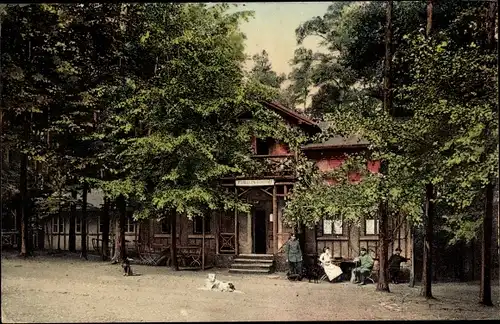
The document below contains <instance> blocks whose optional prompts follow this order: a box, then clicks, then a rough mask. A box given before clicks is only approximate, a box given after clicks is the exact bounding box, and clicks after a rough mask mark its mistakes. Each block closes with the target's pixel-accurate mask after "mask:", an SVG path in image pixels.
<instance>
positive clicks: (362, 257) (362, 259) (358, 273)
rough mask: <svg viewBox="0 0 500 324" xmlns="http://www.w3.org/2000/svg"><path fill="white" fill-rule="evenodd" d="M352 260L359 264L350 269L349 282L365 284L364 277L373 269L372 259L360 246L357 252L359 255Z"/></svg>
mask: <svg viewBox="0 0 500 324" xmlns="http://www.w3.org/2000/svg"><path fill="white" fill-rule="evenodd" d="M354 262H356V263H358V262H359V266H357V267H356V268H354V269H352V274H351V282H352V283H359V284H360V285H365V284H366V283H365V279H366V278H368V277H369V276H370V273H371V272H372V269H373V263H374V262H373V259H372V257H371V256H370V255H369V254H368V253H367V252H366V249H365V248H361V250H360V252H359V257H357V258H355V259H354Z"/></svg>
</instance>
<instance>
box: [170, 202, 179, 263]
mask: <svg viewBox="0 0 500 324" xmlns="http://www.w3.org/2000/svg"><path fill="white" fill-rule="evenodd" d="M170 228H171V229H170V233H171V236H172V243H171V244H170V259H171V262H172V269H174V270H175V271H178V270H179V265H178V264H177V212H176V211H175V210H172V211H171V214H170Z"/></svg>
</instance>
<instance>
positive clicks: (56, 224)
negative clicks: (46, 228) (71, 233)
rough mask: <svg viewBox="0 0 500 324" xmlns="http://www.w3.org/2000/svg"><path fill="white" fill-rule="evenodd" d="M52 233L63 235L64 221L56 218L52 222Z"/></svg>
mask: <svg viewBox="0 0 500 324" xmlns="http://www.w3.org/2000/svg"><path fill="white" fill-rule="evenodd" d="M52 232H53V233H64V219H62V218H61V217H56V218H54V219H53V220H52Z"/></svg>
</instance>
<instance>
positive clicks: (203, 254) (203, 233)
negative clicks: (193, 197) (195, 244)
mask: <svg viewBox="0 0 500 324" xmlns="http://www.w3.org/2000/svg"><path fill="white" fill-rule="evenodd" d="M206 216H207V215H203V222H202V223H201V227H202V229H201V233H202V234H201V270H205V220H206Z"/></svg>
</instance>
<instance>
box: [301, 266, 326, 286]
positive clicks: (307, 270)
mask: <svg viewBox="0 0 500 324" xmlns="http://www.w3.org/2000/svg"><path fill="white" fill-rule="evenodd" d="M322 274H323V268H321V266H319V265H318V264H312V265H308V266H307V267H304V273H303V276H304V277H305V278H307V279H308V280H309V282H311V281H312V282H314V283H319V278H320V277H321V275H322Z"/></svg>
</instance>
